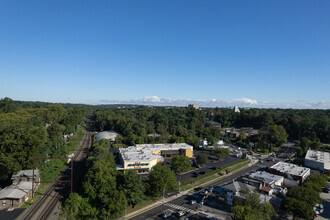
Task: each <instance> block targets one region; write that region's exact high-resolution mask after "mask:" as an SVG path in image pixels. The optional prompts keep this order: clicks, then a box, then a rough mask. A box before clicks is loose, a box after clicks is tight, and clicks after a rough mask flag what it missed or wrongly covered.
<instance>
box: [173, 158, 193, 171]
mask: <svg viewBox="0 0 330 220" xmlns="http://www.w3.org/2000/svg"><path fill="white" fill-rule="evenodd" d="M171 166H172V169H173V170H175V171H177V172H183V171H187V170H189V169H190V168H191V163H190V161H189V158H188V157H186V156H184V155H175V156H173V157H172V159H171Z"/></svg>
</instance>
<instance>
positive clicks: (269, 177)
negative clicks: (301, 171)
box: [249, 171, 284, 188]
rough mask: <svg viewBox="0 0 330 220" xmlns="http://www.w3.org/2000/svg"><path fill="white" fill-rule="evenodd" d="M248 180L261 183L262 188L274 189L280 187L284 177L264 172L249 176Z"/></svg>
mask: <svg viewBox="0 0 330 220" xmlns="http://www.w3.org/2000/svg"><path fill="white" fill-rule="evenodd" d="M249 178H251V179H254V180H257V181H259V182H261V183H262V185H263V186H268V187H272V188H273V187H275V186H282V184H283V181H284V177H283V176H279V175H275V174H271V173H268V172H265V171H257V172H254V173H252V174H250V175H249Z"/></svg>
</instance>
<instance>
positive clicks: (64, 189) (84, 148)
mask: <svg viewBox="0 0 330 220" xmlns="http://www.w3.org/2000/svg"><path fill="white" fill-rule="evenodd" d="M89 127H90V123H89V125H88V126H87V130H86V132H85V134H84V138H83V140H82V141H81V142H80V145H79V147H78V149H77V150H76V151H75V154H74V157H73V158H72V160H73V170H74V171H75V172H74V173H73V174H74V177H77V176H78V174H79V173H77V172H79V171H80V170H81V169H79V168H80V167H81V163H77V162H78V161H82V160H83V159H84V158H85V157H86V155H87V153H88V149H89V146H90V143H91V132H90V131H89V130H90V129H89ZM68 175H71V163H69V164H68V165H67V167H66V169H65V170H64V171H63V172H61V174H60V176H58V177H57V179H56V180H67V179H70V176H68ZM75 179H77V178H74V180H75ZM69 191H70V184H65V183H61V182H59V183H58V182H56V181H55V183H53V184H52V185H51V187H50V188H49V189H48V190H47V191H46V192H45V194H44V195H43V196H42V197H40V199H39V200H38V201H37V202H36V203H35V204H34V205H33V206H32V207H31V208H30V209H29V211H28V212H26V213H25V214H24V216H23V217H22V218H21V219H22V220H23V219H26V220H30V219H31V220H45V219H48V218H49V216H50V215H51V213H52V212H53V210H54V209H55V207H57V206H58V203H59V202H60V201H61V200H62V199H64V198H65V196H67V195H68V192H69Z"/></svg>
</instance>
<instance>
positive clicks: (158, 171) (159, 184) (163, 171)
mask: <svg viewBox="0 0 330 220" xmlns="http://www.w3.org/2000/svg"><path fill="white" fill-rule="evenodd" d="M177 188H178V185H177V182H176V178H175V174H174V172H173V171H171V169H170V168H168V167H166V166H163V165H157V166H155V167H154V168H153V170H152V171H151V172H150V175H149V179H148V191H147V192H148V193H149V194H150V195H151V196H154V197H156V196H161V195H162V194H163V193H165V192H166V191H168V192H173V191H175V190H176V189H177Z"/></svg>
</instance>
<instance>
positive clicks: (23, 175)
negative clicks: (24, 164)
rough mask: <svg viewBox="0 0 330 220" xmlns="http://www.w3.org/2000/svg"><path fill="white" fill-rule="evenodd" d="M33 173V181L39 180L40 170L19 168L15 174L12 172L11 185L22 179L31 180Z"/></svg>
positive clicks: (37, 181)
mask: <svg viewBox="0 0 330 220" xmlns="http://www.w3.org/2000/svg"><path fill="white" fill-rule="evenodd" d="M33 175H34V182H36V183H39V182H40V172H39V170H34V171H33V170H21V171H19V172H18V173H16V174H13V175H12V177H11V180H12V181H13V185H17V184H19V183H20V182H22V181H27V182H32V181H33Z"/></svg>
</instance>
